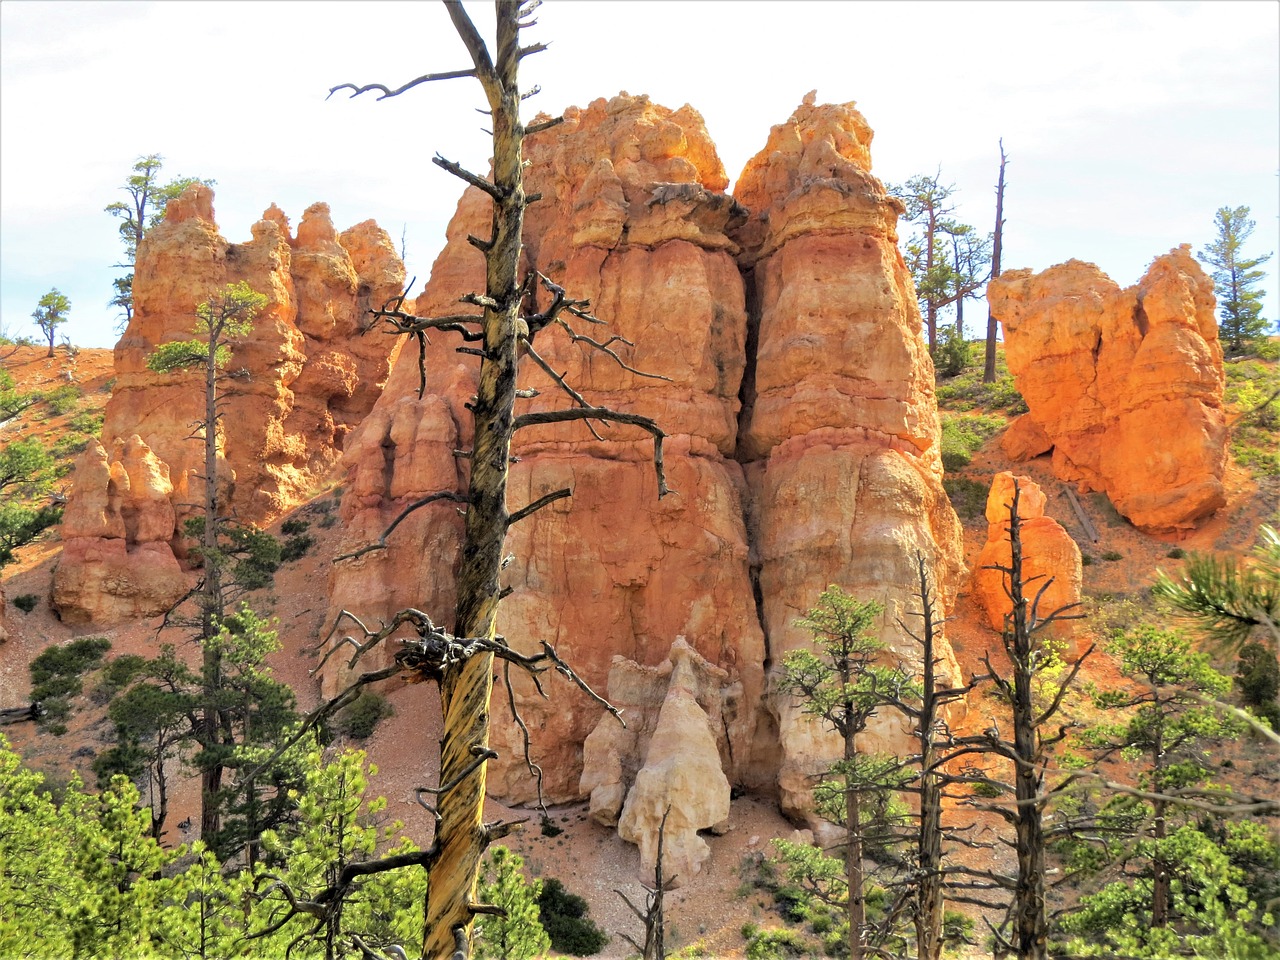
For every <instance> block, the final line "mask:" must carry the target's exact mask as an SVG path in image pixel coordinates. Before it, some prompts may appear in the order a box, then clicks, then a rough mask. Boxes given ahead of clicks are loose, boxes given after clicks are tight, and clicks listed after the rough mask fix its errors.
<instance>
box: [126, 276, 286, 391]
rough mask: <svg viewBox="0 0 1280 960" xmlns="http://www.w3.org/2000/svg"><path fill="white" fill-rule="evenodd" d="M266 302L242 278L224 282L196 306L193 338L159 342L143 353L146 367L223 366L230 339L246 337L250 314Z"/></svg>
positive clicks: (165, 370) (167, 370)
mask: <svg viewBox="0 0 1280 960" xmlns="http://www.w3.org/2000/svg"><path fill="white" fill-rule="evenodd" d="M266 305H267V297H266V296H265V295H264V294H261V293H258V292H257V291H255V290H254V289H253V288H252V287H250V286H249V284H248V282H247V281H245V280H240V281H238V282H236V283H228V284H227V285H226V286H225V287H223V288H222V291H221V293H219V294H218V295H217V296H216V297H211V298H210V299H208V300H206V301H204V302H203V303H201V304H200V305H199V306H197V307H196V329H195V332H196V336H197V338H198V339H195V340H171V341H169V342H167V343H161V344H158V345H157V346H156V348H155V349H154V350H153V351H151V353H150V355H148V357H147V368H148V369H150V370H154V371H156V372H157V373H173V372H175V371H177V370H185V369H189V368H192V367H205V368H212V369H213V370H224V369H226V367H227V364H229V363H230V362H231V346H230V344H231V342H233V341H236V340H241V339H243V338H245V337H247V336H248V335H249V334H250V333H251V332H252V330H253V318H254V317H255V316H257V314H258V312H259V311H260V310H262V308H263V307H265V306H266Z"/></svg>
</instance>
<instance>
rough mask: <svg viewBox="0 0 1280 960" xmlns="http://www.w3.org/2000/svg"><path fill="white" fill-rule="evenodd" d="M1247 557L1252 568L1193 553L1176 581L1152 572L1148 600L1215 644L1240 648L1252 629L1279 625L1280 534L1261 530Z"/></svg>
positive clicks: (1232, 560)
mask: <svg viewBox="0 0 1280 960" xmlns="http://www.w3.org/2000/svg"><path fill="white" fill-rule="evenodd" d="M1253 552H1254V562H1253V563H1244V562H1242V561H1241V559H1240V558H1238V557H1218V556H1215V555H1213V554H1201V553H1193V554H1191V556H1189V557H1188V558H1187V561H1186V565H1185V566H1184V568H1183V571H1182V577H1181V578H1180V579H1178V580H1175V579H1173V578H1172V577H1170V576H1169V575H1168V574H1166V573H1165V572H1164V571H1163V570H1161V571H1157V573H1156V583H1155V586H1154V587H1152V590H1151V592H1152V595H1153V596H1156V597H1158V598H1160V599H1163V600H1165V601H1167V602H1168V603H1169V604H1170V605H1171V606H1172V607H1173V608H1174V610H1176V611H1177V612H1178V613H1179V614H1181V615H1182V616H1183V617H1184V618H1186V619H1188V620H1190V621H1192V622H1193V623H1195V624H1196V625H1197V626H1198V627H1199V628H1200V629H1201V630H1202V631H1203V632H1204V633H1205V634H1206V635H1208V636H1209V637H1211V638H1212V639H1214V640H1216V641H1218V642H1219V643H1222V644H1226V645H1231V646H1233V645H1237V644H1241V643H1243V642H1244V641H1245V640H1246V639H1247V638H1248V637H1249V634H1250V633H1251V632H1252V631H1253V630H1254V629H1255V628H1259V627H1262V626H1263V625H1264V624H1268V623H1269V624H1272V625H1274V624H1275V623H1276V622H1277V621H1278V620H1280V534H1278V533H1277V532H1276V531H1275V529H1274V528H1272V527H1269V526H1266V525H1264V526H1263V527H1262V528H1261V529H1260V530H1259V534H1258V543H1257V545H1256V546H1255V547H1254V551H1253ZM1269 629H1270V630H1271V632H1272V634H1273V639H1274V640H1275V641H1276V642H1280V636H1275V628H1274V626H1272V627H1270V628H1269Z"/></svg>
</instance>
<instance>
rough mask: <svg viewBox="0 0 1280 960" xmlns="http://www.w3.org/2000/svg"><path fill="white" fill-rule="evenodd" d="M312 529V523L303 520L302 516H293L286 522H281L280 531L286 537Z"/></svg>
mask: <svg viewBox="0 0 1280 960" xmlns="http://www.w3.org/2000/svg"><path fill="white" fill-rule="evenodd" d="M309 529H311V523H310V522H309V521H307V520H303V519H302V518H301V517H291V518H290V519H288V520H286V521H285V522H284V523H282V524H280V532H281V533H282V534H284V535H285V536H286V537H293V536H297V535H298V534H300V533H306V532H307V531H308V530H309Z"/></svg>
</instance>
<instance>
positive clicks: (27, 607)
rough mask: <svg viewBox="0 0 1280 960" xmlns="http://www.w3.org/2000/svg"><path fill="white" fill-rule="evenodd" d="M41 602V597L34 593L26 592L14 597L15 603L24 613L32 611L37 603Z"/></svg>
mask: <svg viewBox="0 0 1280 960" xmlns="http://www.w3.org/2000/svg"><path fill="white" fill-rule="evenodd" d="M39 602H40V598H39V597H38V596H36V595H35V594H34V593H24V594H22V595H21V596H17V597H14V598H13V605H14V606H15V607H17V608H18V609H19V610H21V611H22V612H23V613H30V612H31V611H32V610H34V609H35V608H36V604H37V603H39Z"/></svg>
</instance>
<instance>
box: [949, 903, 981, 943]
mask: <svg viewBox="0 0 1280 960" xmlns="http://www.w3.org/2000/svg"><path fill="white" fill-rule="evenodd" d="M974 926H975V925H974V922H973V919H972V918H971V917H966V916H965V915H964V914H963V913H961V912H960V911H959V910H944V911H943V912H942V942H943V944H944V945H945V946H947V947H950V948H952V949H956V948H958V947H960V946H961V945H962V944H972V943H973V931H974Z"/></svg>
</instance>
